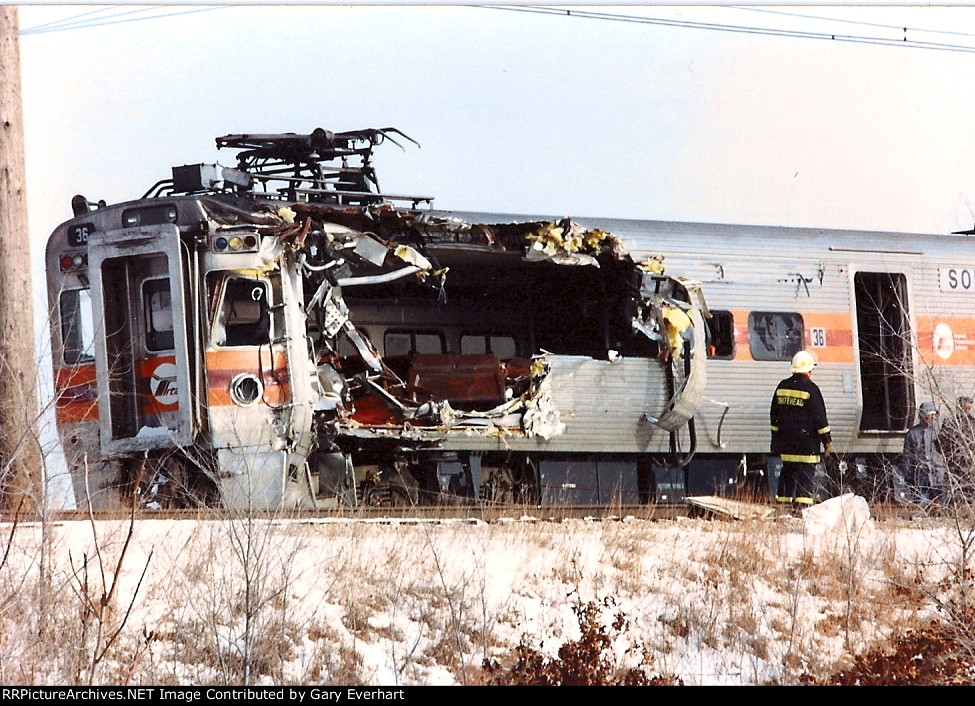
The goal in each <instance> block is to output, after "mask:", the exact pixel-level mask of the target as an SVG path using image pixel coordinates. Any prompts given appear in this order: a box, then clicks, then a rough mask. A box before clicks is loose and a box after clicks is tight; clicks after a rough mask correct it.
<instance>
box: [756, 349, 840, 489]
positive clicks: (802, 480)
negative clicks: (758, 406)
mask: <svg viewBox="0 0 975 706" xmlns="http://www.w3.org/2000/svg"><path fill="white" fill-rule="evenodd" d="M815 367H816V358H815V356H813V354H812V353H810V352H809V351H799V352H798V353H796V354H795V356H793V358H792V372H793V374H792V377H789V378H786V379H785V380H783V381H782V382H780V383H779V385H778V387H777V388H775V394H774V395H773V396H772V408H771V411H770V413H769V416H770V418H771V422H772V453H773V454H777V455H778V456H780V457H781V458H782V473H781V475H780V476H779V487H778V491H777V492H776V496H775V500H776V502H779V503H791V504H792V505H793V506H796V507H797V506H802V505H812V504H813V503H814V502H815V501H816V500H815V499H816V494H817V493H816V464H818V463H819V461H820V447H822V448H823V449H824V450H825V452H826V454H827V455H828V454H831V453H833V443H832V438H831V437H830V433H829V421H827V418H826V403H825V402H824V401H823V394H822V393H821V392H820V391H819V387H817V386H816V383H814V382H813V381H812V380H811V379H810V374H811V373H812V370H813V368H815Z"/></svg>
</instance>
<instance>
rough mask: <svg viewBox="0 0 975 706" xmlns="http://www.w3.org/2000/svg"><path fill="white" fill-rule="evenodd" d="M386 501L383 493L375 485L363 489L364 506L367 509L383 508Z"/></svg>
mask: <svg viewBox="0 0 975 706" xmlns="http://www.w3.org/2000/svg"><path fill="white" fill-rule="evenodd" d="M384 499H385V498H383V491H382V490H380V489H379V488H377V487H376V486H374V485H369V486H366V487H365V488H363V489H362V504H363V505H365V506H366V507H382V505H383V501H384Z"/></svg>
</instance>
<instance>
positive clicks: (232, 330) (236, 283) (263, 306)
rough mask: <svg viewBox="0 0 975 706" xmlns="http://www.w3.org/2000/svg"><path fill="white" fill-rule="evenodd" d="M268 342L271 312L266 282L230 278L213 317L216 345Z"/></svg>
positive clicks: (251, 344)
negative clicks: (215, 325)
mask: <svg viewBox="0 0 975 706" xmlns="http://www.w3.org/2000/svg"><path fill="white" fill-rule="evenodd" d="M270 342H271V312H270V305H269V302H268V287H267V282H265V281H263V280H257V279H250V278H246V277H231V278H229V279H228V280H227V284H226V287H225V289H224V295H223V303H222V305H221V307H220V313H219V315H218V317H217V331H216V343H217V344H218V345H222V346H262V345H266V344H268V343H270Z"/></svg>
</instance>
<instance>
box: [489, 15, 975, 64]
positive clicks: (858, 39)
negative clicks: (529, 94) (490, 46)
mask: <svg viewBox="0 0 975 706" xmlns="http://www.w3.org/2000/svg"><path fill="white" fill-rule="evenodd" d="M479 7H482V8H484V9H491V10H504V11H507V12H524V13H530V14H541V15H555V16H560V17H565V18H571V19H585V20H599V21H605V22H623V23H629V24H645V25H658V26H662V27H676V28H683V29H699V30H709V31H716V32H728V33H733V34H754V35H762V36H768V37H784V38H791V39H814V40H821V41H822V40H825V41H833V42H843V43H849V44H868V45H875V46H888V47H902V48H906V49H927V50H931V51H950V52H961V53H967V54H975V45H967V44H946V43H942V42H922V41H917V40H909V39H907V35H906V32H907V31H911V29H910V28H909V27H901V26H897V27H895V26H893V25H888V26H887V27H888V28H890V29H898V30H905V34H904V36H902V37H901V38H899V39H896V38H886V37H878V36H869V35H865V34H864V35H856V34H839V33H833V32H813V31H808V30H800V29H776V28H773V27H757V26H752V25H734V24H722V23H717V22H699V21H694V20H681V19H668V18H663V17H644V16H640V15H620V14H616V13H610V12H597V11H593V10H584V9H579V8H555V7H527V6H506V5H481V6H479ZM823 19H825V18H823ZM862 24H867V23H862ZM915 31H922V30H915ZM923 31H925V32H937V30H923ZM964 36H970V35H964Z"/></svg>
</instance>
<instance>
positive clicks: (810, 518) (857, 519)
mask: <svg viewBox="0 0 975 706" xmlns="http://www.w3.org/2000/svg"><path fill="white" fill-rule="evenodd" d="M802 519H803V521H804V522H805V526H806V533H807V534H823V533H825V532H835V531H838V530H840V531H846V532H847V533H858V532H860V531H861V530H863V529H869V528H870V527H872V523H871V521H870V507H869V506H868V505H867V501H866V500H865V499H864V498H862V497H860V496H859V495H854V494H853V493H847V494H845V495H840V496H839V497H837V498H830V499H829V500H826V501H825V502H822V503H820V504H819V505H813V506H812V507H810V508H808V509H806V510H803V511H802Z"/></svg>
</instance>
